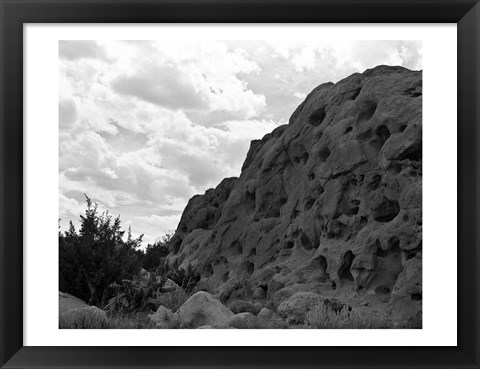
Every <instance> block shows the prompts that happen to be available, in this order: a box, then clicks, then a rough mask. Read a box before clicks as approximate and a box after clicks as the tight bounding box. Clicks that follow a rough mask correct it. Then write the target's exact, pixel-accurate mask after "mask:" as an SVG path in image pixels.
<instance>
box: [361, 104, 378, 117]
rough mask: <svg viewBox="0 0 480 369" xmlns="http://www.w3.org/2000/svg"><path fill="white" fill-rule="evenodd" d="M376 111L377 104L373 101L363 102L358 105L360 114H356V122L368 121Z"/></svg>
mask: <svg viewBox="0 0 480 369" xmlns="http://www.w3.org/2000/svg"><path fill="white" fill-rule="evenodd" d="M375 110H377V104H376V103H375V102H373V101H364V102H363V103H362V104H361V105H360V113H359V114H358V122H365V121H367V120H370V119H371V118H372V117H373V114H375Z"/></svg>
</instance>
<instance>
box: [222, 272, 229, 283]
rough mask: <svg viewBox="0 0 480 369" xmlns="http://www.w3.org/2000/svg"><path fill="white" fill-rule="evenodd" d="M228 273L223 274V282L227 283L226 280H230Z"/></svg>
mask: <svg viewBox="0 0 480 369" xmlns="http://www.w3.org/2000/svg"><path fill="white" fill-rule="evenodd" d="M228 274H229V272H225V273H224V274H223V275H222V282H223V283H225V282H226V281H228Z"/></svg>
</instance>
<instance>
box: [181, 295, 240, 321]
mask: <svg viewBox="0 0 480 369" xmlns="http://www.w3.org/2000/svg"><path fill="white" fill-rule="evenodd" d="M177 314H178V318H179V320H180V323H181V325H182V327H183V328H198V327H202V326H208V325H209V326H213V327H219V326H222V324H223V323H224V322H225V321H226V320H227V319H228V318H230V317H231V316H233V315H234V314H233V313H232V312H231V311H230V310H229V309H228V308H227V307H225V306H224V305H223V304H222V303H221V302H220V301H218V300H216V299H215V298H213V297H212V295H211V294H209V293H208V292H203V291H202V292H197V293H196V294H194V295H193V296H192V297H190V298H189V299H188V300H187V301H186V302H185V303H184V304H183V305H182V306H180V308H179V309H178V312H177Z"/></svg>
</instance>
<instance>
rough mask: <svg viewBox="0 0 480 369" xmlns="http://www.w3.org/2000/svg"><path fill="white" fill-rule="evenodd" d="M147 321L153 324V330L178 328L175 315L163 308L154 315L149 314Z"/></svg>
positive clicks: (178, 323)
mask: <svg viewBox="0 0 480 369" xmlns="http://www.w3.org/2000/svg"><path fill="white" fill-rule="evenodd" d="M147 319H149V320H150V321H151V322H153V323H155V328H158V329H174V328H179V326H180V322H179V319H178V316H177V314H174V313H173V312H172V311H171V310H169V309H167V308H165V307H163V306H160V307H159V308H158V309H157V311H156V312H155V313H154V314H149V315H148V316H147Z"/></svg>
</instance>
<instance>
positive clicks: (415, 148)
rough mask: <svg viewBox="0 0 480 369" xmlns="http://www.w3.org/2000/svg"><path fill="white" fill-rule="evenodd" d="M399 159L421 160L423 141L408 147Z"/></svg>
mask: <svg viewBox="0 0 480 369" xmlns="http://www.w3.org/2000/svg"><path fill="white" fill-rule="evenodd" d="M398 159H399V160H406V159H408V160H411V161H420V160H422V143H421V142H419V143H417V144H415V145H412V146H410V147H409V148H407V149H406V150H405V151H404V152H403V153H402V154H401V155H400V156H399V158H398Z"/></svg>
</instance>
